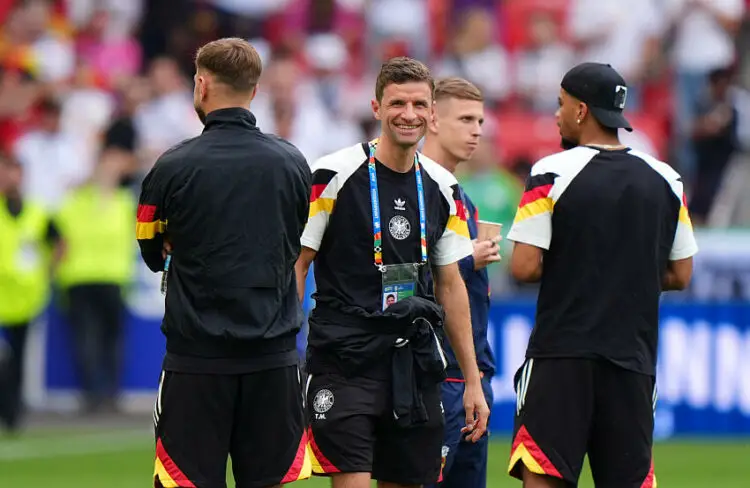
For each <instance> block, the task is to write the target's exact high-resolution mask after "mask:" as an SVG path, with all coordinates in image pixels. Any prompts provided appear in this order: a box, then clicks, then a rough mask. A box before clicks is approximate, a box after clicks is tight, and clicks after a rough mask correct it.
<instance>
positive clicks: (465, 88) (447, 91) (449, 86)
mask: <svg viewBox="0 0 750 488" xmlns="http://www.w3.org/2000/svg"><path fill="white" fill-rule="evenodd" d="M445 98H457V99H459V100H472V101H475V102H484V96H483V95H482V90H480V89H479V88H477V86H476V85H475V84H474V83H472V82H470V81H468V80H465V79H463V78H459V77H457V76H452V77H450V78H443V79H441V80H438V82H437V83H436V84H435V101H437V100H442V99H445Z"/></svg>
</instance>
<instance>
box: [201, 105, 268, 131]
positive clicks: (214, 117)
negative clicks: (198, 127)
mask: <svg viewBox="0 0 750 488" xmlns="http://www.w3.org/2000/svg"><path fill="white" fill-rule="evenodd" d="M224 125H234V126H240V127H244V128H246V129H251V130H255V129H257V128H258V127H257V126H256V125H255V115H253V114H252V112H250V110H248V109H246V108H243V107H231V108H220V109H218V110H214V111H213V112H211V113H209V114H208V115H206V125H205V128H204V129H203V131H204V132H205V131H207V130H211V129H215V128H217V127H221V126H224Z"/></svg>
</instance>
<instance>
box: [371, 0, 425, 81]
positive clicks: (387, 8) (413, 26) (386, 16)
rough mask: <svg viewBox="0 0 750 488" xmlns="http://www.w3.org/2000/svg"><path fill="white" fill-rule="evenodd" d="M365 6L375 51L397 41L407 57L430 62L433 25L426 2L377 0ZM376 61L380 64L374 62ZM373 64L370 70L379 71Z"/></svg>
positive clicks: (372, 45) (417, 0)
mask: <svg viewBox="0 0 750 488" xmlns="http://www.w3.org/2000/svg"><path fill="white" fill-rule="evenodd" d="M358 3H360V4H364V8H365V17H366V18H367V26H368V31H369V39H368V41H369V42H368V43H369V45H370V48H371V50H372V51H375V50H377V49H378V48H379V47H382V45H383V44H389V43H392V42H394V41H396V42H399V43H402V44H403V45H404V46H405V47H406V49H407V52H406V53H403V54H404V55H408V56H412V57H415V58H418V59H423V60H427V59H428V58H429V54H430V52H429V48H430V32H431V29H430V25H429V23H428V19H429V16H428V12H427V2H426V1H424V0H378V1H377V2H372V1H369V2H368V1H365V2H361V1H360V2H358ZM374 61H376V62H377V61H379V60H377V59H375V60H374ZM379 67H380V63H377V66H375V65H373V66H371V68H379Z"/></svg>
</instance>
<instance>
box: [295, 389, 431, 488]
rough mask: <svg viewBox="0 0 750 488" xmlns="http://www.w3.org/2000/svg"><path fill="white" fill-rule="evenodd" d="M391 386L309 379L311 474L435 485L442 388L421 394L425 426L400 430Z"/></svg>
mask: <svg viewBox="0 0 750 488" xmlns="http://www.w3.org/2000/svg"><path fill="white" fill-rule="evenodd" d="M390 392H391V383H390V381H381V380H374V379H368V378H345V377H343V376H340V375H336V374H324V375H319V376H310V377H308V384H307V406H308V408H307V412H308V413H307V415H308V420H309V423H310V429H309V430H308V439H309V442H310V447H311V449H310V450H311V451H312V452H311V455H312V468H313V473H314V474H317V475H330V474H332V473H360V472H365V473H372V478H373V479H376V480H379V481H386V482H391V483H399V484H405V485H422V484H431V483H435V482H436V481H437V480H438V477H439V476H440V465H441V461H442V459H441V450H442V446H443V431H444V420H443V411H442V404H441V402H440V384H436V385H434V386H433V387H430V388H429V389H428V390H427V391H424V392H423V402H424V405H425V408H426V410H427V414H428V416H429V420H427V422H425V423H421V424H417V425H414V426H411V427H407V428H404V427H400V426H398V425H397V424H396V422H395V420H394V416H393V408H392V406H391V405H392V400H391V398H392V397H391V393H390Z"/></svg>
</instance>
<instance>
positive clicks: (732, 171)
mask: <svg viewBox="0 0 750 488" xmlns="http://www.w3.org/2000/svg"><path fill="white" fill-rule="evenodd" d="M728 91H729V93H728V94H727V99H729V101H728V102H727V103H729V104H731V107H732V109H733V113H734V116H735V117H736V126H737V128H736V132H735V136H736V137H735V139H734V140H735V142H736V147H735V151H734V152H733V154H732V156H731V157H730V159H729V163H728V164H727V167H726V169H725V170H724V173H723V177H722V179H721V183H720V184H719V186H718V188H717V189H716V191H715V194H714V195H713V204H712V205H711V210H710V212H709V215H708V225H709V226H710V227H721V228H726V227H730V226H735V227H736V226H741V227H748V226H750V192H748V191H747V186H748V185H749V184H750V90H748V89H746V88H744V87H741V86H737V85H734V86H732V87H730V88H729V90H728ZM702 183H703V182H702V181H701V179H700V176H699V178H698V181H697V184H698V185H701V184H702Z"/></svg>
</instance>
